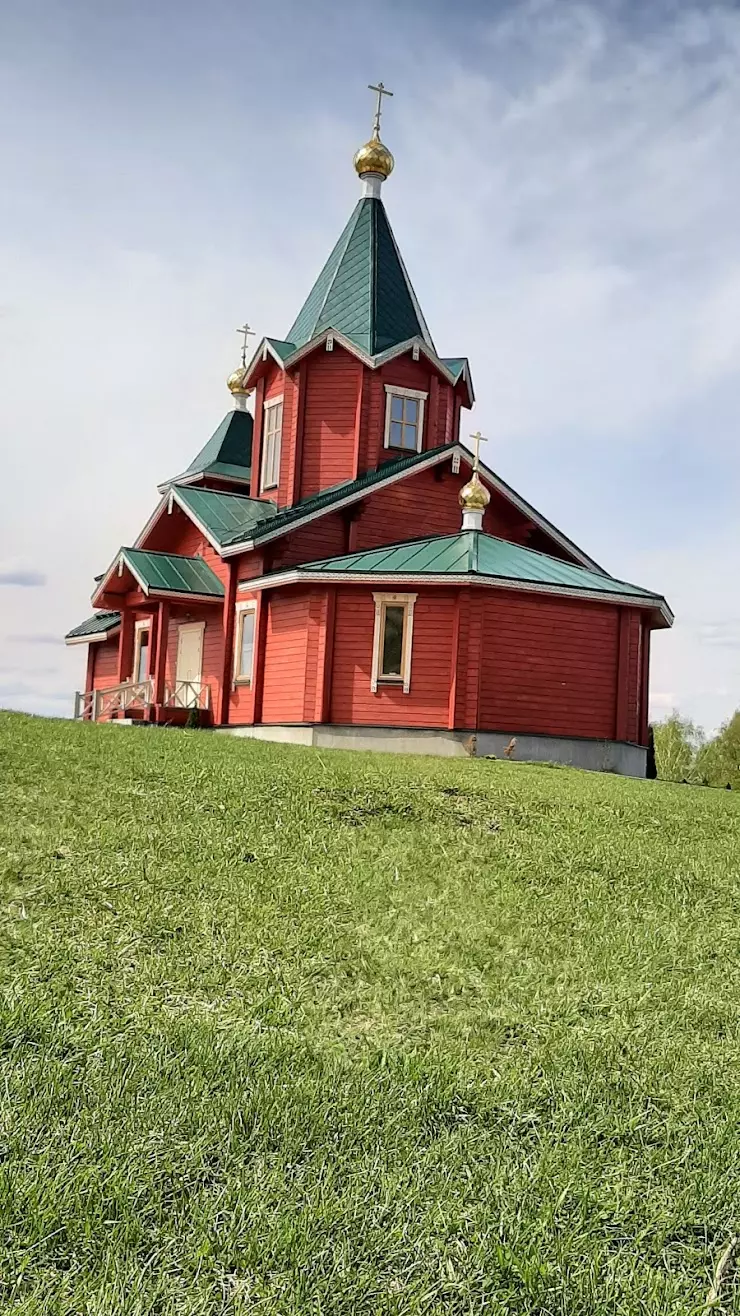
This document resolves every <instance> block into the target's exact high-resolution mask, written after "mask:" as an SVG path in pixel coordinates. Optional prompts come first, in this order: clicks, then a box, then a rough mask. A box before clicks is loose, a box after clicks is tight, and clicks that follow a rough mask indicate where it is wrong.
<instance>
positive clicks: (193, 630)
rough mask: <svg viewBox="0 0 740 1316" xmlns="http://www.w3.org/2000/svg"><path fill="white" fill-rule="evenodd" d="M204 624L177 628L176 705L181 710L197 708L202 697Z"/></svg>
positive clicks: (199, 623) (187, 624) (190, 624)
mask: <svg viewBox="0 0 740 1316" xmlns="http://www.w3.org/2000/svg"><path fill="white" fill-rule="evenodd" d="M204 629H205V625H204V623H203V622H200V621H196V622H187V623H186V624H185V625H182V626H178V628H177V667H176V670H175V703H176V704H177V705H178V706H179V707H180V708H195V707H196V706H197V704H198V700H199V697H200V683H201V679H202V676H203V631H204Z"/></svg>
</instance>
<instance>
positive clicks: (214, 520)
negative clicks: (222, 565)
mask: <svg viewBox="0 0 740 1316" xmlns="http://www.w3.org/2000/svg"><path fill="white" fill-rule="evenodd" d="M177 500H178V502H179V503H182V504H183V505H184V506H185V507H186V508H188V509H189V510H190V511H191V512H192V514H193V516H194V517H195V518H196V520H197V521H199V522H200V524H201V525H202V526H203V528H204V529H205V530H207V531H208V533H209V535H210V536H211V537H212V538H213V539H214V540H215V541H216V543H218V544H229V543H232V542H233V541H235V540H238V539H250V538H251V537H252V532H253V531H254V529H255V527H256V526H257V525H259V523H260V522H261V521H272V520H273V519H274V518H275V516H276V515H277V507H276V506H275V504H274V503H272V502H267V501H265V500H264V499H261V498H247V497H246V496H244V495H242V494H231V493H220V492H216V490H214V489H200V488H195V487H194V486H193V485H184V486H182V487H181V488H178V490H177Z"/></svg>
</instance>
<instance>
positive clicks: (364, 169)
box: [354, 82, 394, 200]
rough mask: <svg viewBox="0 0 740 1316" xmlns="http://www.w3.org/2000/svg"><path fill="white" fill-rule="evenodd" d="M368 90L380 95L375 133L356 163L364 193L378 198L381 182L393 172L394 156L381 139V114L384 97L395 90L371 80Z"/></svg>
mask: <svg viewBox="0 0 740 1316" xmlns="http://www.w3.org/2000/svg"><path fill="white" fill-rule="evenodd" d="M368 90H369V91H374V92H376V93H377V97H378V103H377V105H376V107H375V117H374V119H373V135H372V137H371V138H370V141H369V142H365V145H364V146H361V147H360V149H359V151H357V153H356V155H355V159H354V165H355V169H356V170H357V172H358V174H359V175H360V178H361V179H362V182H363V192H362V195H363V196H369V197H374V198H375V199H376V200H377V199H378V198H379V197H380V188H381V184H382V183H383V181H384V179H386V178H387V177H388V175H389V174H390V173H392V172H393V165H394V160H393V156H392V155H391V153H390V151H389V150H388V147H387V146H384V145H383V143H382V142H381V140H380V116H381V114H382V112H383V97H384V96H392V95H393V92H392V91H388V88H387V87H385V86H384V85H383V83H382V82H378V83H372V82H369V83H368Z"/></svg>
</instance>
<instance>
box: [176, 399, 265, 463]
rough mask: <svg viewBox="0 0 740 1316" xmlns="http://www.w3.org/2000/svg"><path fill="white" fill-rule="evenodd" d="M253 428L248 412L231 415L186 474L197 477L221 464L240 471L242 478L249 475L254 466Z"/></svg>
mask: <svg viewBox="0 0 740 1316" xmlns="http://www.w3.org/2000/svg"><path fill="white" fill-rule="evenodd" d="M252 426H253V421H252V417H251V416H250V414H249V412H248V411H230V412H228V414H227V415H226V416H224V418H223V420H222V421H221V424H220V425H219V427H218V429H217V430H215V431H214V433H213V434H212V435H211V437H210V439H209V440H208V442H207V444H206V445H205V447H204V448H201V450H200V452H199V453H198V455H197V457H194V458H193V460H192V461H191V463H190V465H189V466H188V468H187V471H186V472H185V474H186V475H197V474H199V473H200V472H201V471H203V472H205V471H207V470H208V469H209V468H210V467H212V466H213V465H214V464H221V465H225V466H235V467H238V468H239V471H240V474H241V475H242V477H244V475H245V472H246V475H248V474H249V468H250V466H251V465H252Z"/></svg>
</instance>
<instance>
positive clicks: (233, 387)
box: [226, 366, 252, 398]
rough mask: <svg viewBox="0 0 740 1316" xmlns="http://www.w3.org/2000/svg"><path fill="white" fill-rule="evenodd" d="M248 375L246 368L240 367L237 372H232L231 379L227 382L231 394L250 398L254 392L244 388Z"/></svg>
mask: <svg viewBox="0 0 740 1316" xmlns="http://www.w3.org/2000/svg"><path fill="white" fill-rule="evenodd" d="M246 373H247V368H246V366H238V367H237V369H236V370H232V372H231V374H230V375H229V378H228V379H227V380H226V387H227V388H228V390H229V392H230V393H233V394H235V395H237V394H238V395H239V396H240V397H245V398H246V397H249V394H250V393H251V392H252V390H251V388H244V379H245V377H246Z"/></svg>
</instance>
